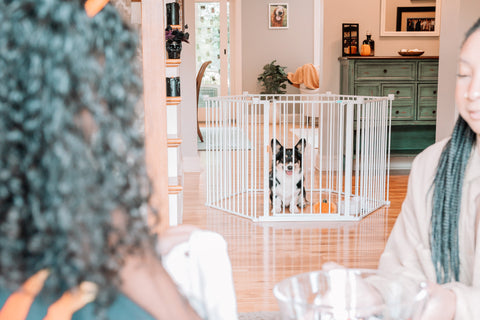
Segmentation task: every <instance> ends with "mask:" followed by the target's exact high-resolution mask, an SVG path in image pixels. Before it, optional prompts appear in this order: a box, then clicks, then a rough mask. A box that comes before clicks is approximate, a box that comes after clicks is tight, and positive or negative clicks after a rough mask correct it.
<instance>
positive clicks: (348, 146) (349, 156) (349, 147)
mask: <svg viewBox="0 0 480 320" xmlns="http://www.w3.org/2000/svg"><path fill="white" fill-rule="evenodd" d="M361 102H362V101H358V102H357V105H358V104H359V103H361ZM345 107H346V120H345V124H346V126H345V199H347V198H348V199H350V197H351V194H352V161H353V143H352V139H353V112H354V111H355V104H354V103H353V102H352V101H349V102H348V103H347V104H345ZM339 190H342V189H341V188H340V189H339ZM348 204H349V201H348ZM345 209H347V200H345ZM346 211H347V212H349V211H348V210H346Z"/></svg>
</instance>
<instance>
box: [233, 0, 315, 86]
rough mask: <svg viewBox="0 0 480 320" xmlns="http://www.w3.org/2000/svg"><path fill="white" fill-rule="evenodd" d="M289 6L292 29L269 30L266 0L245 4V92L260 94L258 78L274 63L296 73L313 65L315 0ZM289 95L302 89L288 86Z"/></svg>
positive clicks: (290, 0) (291, 1)
mask: <svg viewBox="0 0 480 320" xmlns="http://www.w3.org/2000/svg"><path fill="white" fill-rule="evenodd" d="M279 2H281V3H288V4H289V7H288V15H289V27H288V29H269V28H268V21H269V12H268V4H269V3H272V1H266V0H243V1H242V62H243V66H242V72H243V75H242V87H243V91H248V92H250V93H259V92H260V91H261V87H260V86H259V85H258V83H257V77H258V75H259V74H260V73H262V72H263V66H264V65H266V64H268V63H270V62H271V61H272V60H277V64H279V65H281V66H284V67H287V68H286V69H285V71H286V72H295V70H296V69H297V68H298V67H301V66H302V65H304V64H306V63H313V62H314V57H313V14H314V12H313V0H302V1H298V0H297V1H294V0H286V1H279ZM287 89H288V91H287V92H288V93H298V92H299V91H298V89H297V88H295V87H293V86H291V85H289V84H287Z"/></svg>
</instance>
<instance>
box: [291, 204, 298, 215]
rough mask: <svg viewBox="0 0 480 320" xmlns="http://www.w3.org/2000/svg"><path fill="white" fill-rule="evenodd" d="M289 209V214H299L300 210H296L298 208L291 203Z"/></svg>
mask: <svg viewBox="0 0 480 320" xmlns="http://www.w3.org/2000/svg"><path fill="white" fill-rule="evenodd" d="M289 209H290V212H291V213H297V212H300V209H298V207H297V206H296V205H295V204H293V203H292V204H291V205H290V207H289Z"/></svg>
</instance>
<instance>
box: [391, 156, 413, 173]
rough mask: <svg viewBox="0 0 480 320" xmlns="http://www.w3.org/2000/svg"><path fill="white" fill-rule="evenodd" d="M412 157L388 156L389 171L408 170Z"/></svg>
mask: <svg viewBox="0 0 480 320" xmlns="http://www.w3.org/2000/svg"><path fill="white" fill-rule="evenodd" d="M413 159H415V157H414V156H408V157H407V156H390V170H410V168H411V167H412V162H413Z"/></svg>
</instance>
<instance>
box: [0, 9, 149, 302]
mask: <svg viewBox="0 0 480 320" xmlns="http://www.w3.org/2000/svg"><path fill="white" fill-rule="evenodd" d="M82 4H83V1H71V0H70V1H68V0H64V1H61V0H22V1H1V3H0V137H1V140H0V141H1V142H0V288H8V289H14V288H17V287H18V286H19V285H20V284H21V283H22V282H23V281H25V279H27V278H28V277H29V276H31V275H32V274H34V273H35V272H36V271H38V270H40V269H43V268H49V269H50V270H51V276H50V277H49V279H48V280H47V282H46V284H45V290H47V292H50V293H51V295H52V296H53V295H55V294H56V293H59V292H61V291H63V290H65V289H66V288H71V287H73V286H75V285H77V284H79V283H80V282H82V281H84V280H88V281H93V282H95V283H97V284H98V287H99V288H101V290H100V292H99V295H98V297H97V300H96V303H97V305H98V306H100V307H99V308H98V310H99V311H101V310H102V309H105V308H106V306H108V305H109V304H110V303H111V301H112V300H113V298H114V292H115V288H117V287H118V285H119V281H120V279H119V276H118V271H119V269H120V268H121V267H122V265H123V263H124V261H123V259H124V257H125V255H126V254H130V253H133V252H135V253H137V254H141V253H142V252H145V250H151V249H153V241H154V239H153V237H152V235H151V232H149V229H148V227H147V224H146V212H147V210H148V207H147V206H148V200H149V197H150V193H151V191H150V184H149V181H148V177H147V174H146V169H145V158H144V144H143V140H144V139H143V133H142V130H141V129H142V128H141V124H143V122H142V121H141V120H140V119H139V116H140V112H141V110H139V109H141V108H137V107H136V105H137V104H138V98H139V97H140V96H141V93H142V83H141V77H140V75H139V72H140V64H139V63H138V61H137V60H138V59H137V57H136V48H137V45H138V38H137V34H136V32H134V31H133V30H132V29H131V27H130V26H129V25H127V24H126V23H125V22H124V21H123V20H122V18H121V17H120V16H119V14H118V13H117V11H116V10H115V9H114V7H113V6H111V5H107V6H106V7H105V8H104V9H103V10H102V11H101V12H100V13H99V14H97V15H96V16H95V17H94V18H89V17H87V15H86V13H85V11H84V9H83V6H82ZM113 212H115V213H118V214H119V215H120V216H121V217H122V219H121V220H122V221H123V223H121V224H120V225H116V224H115V225H114V224H113V222H112V214H113Z"/></svg>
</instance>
